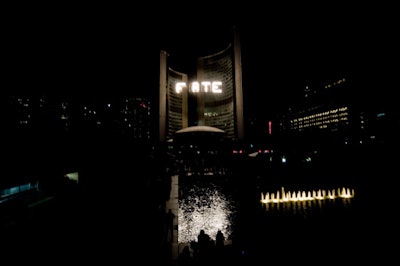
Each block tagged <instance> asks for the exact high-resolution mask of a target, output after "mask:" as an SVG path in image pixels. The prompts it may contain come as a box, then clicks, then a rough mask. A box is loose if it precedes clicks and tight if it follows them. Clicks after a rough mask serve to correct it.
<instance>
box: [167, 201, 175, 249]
mask: <svg viewBox="0 0 400 266" xmlns="http://www.w3.org/2000/svg"><path fill="white" fill-rule="evenodd" d="M174 219H175V214H174V213H173V212H172V210H171V209H169V210H168V212H167V213H166V214H165V223H166V239H167V241H170V242H173V240H174Z"/></svg>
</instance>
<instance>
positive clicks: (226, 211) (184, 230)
mask: <svg viewBox="0 0 400 266" xmlns="http://www.w3.org/2000/svg"><path fill="white" fill-rule="evenodd" d="M178 202H179V214H178V225H179V228H178V242H179V243H189V242H191V241H197V235H198V234H199V232H200V230H202V229H203V230H204V231H205V232H206V233H207V234H208V235H209V236H210V237H211V238H212V239H215V235H216V234H217V231H218V230H221V231H222V233H223V234H224V236H225V238H226V239H229V237H230V236H231V234H232V219H233V215H234V213H235V204H234V202H233V201H232V200H231V199H230V197H229V195H227V194H226V193H224V192H223V189H222V188H221V187H219V186H217V185H215V184H213V183H207V184H200V183H196V184H192V185H190V186H186V187H182V188H181V193H180V198H179V201H178Z"/></svg>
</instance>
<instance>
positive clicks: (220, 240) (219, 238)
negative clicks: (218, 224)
mask: <svg viewBox="0 0 400 266" xmlns="http://www.w3.org/2000/svg"><path fill="white" fill-rule="evenodd" d="M224 241H225V236H224V234H223V233H222V232H221V230H218V232H217V234H216V236H215V246H216V247H217V248H221V247H223V246H224Z"/></svg>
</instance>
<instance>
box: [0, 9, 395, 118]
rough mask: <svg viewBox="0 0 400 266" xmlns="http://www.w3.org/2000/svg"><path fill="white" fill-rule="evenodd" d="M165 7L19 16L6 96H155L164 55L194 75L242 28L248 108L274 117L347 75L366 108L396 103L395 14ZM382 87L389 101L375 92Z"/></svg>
mask: <svg viewBox="0 0 400 266" xmlns="http://www.w3.org/2000/svg"><path fill="white" fill-rule="evenodd" d="M158 7H159V8H155V7H154V9H152V8H150V9H139V8H136V9H135V8H133V7H130V8H127V9H125V10H124V8H123V7H121V9H119V7H117V9H115V7H113V8H110V9H109V8H108V7H107V6H102V7H99V6H95V7H80V8H73V7H68V8H67V7H56V8H54V9H53V10H51V9H50V10H49V9H46V10H45V9H43V10H42V9H40V7H35V10H36V9H40V11H38V12H37V13H35V12H30V10H29V8H27V9H25V10H24V11H23V12H22V11H20V10H17V9H14V10H13V12H11V14H12V15H10V16H9V17H7V19H5V23H4V25H3V29H4V30H3V44H5V45H4V46H3V56H2V57H3V60H2V61H3V65H4V66H5V70H4V72H3V73H4V74H5V75H4V76H5V77H6V79H5V80H6V84H7V85H6V86H5V89H4V90H3V91H9V92H10V93H15V92H17V91H21V92H29V93H41V92H46V93H53V94H61V95H62V94H67V95H74V96H76V97H92V96H95V95H105V96H107V95H113V94H124V95H127V94H128V95H133V96H142V95H143V96H153V95H157V90H158V78H159V52H160V50H161V49H164V50H167V51H168V52H169V54H170V59H169V60H170V62H171V63H173V64H174V68H175V69H176V70H178V71H182V72H188V71H190V69H192V68H193V66H194V64H195V63H196V58H197V57H198V56H203V55H208V54H211V53H214V52H218V51H220V50H221V49H223V48H225V47H226V45H227V43H228V40H229V37H230V34H231V30H232V28H233V27H234V26H235V27H236V28H237V29H238V30H239V34H240V36H241V45H242V69H243V88H244V93H245V95H244V96H245V101H247V102H250V103H254V105H262V106H263V108H264V110H266V112H269V111H271V110H277V109H280V108H283V106H285V105H286V104H287V103H290V102H291V101H294V100H295V99H297V98H298V97H299V95H301V91H302V89H303V88H304V86H305V84H307V83H308V82H312V81H316V80H324V79H328V80H330V79H336V78H340V77H342V76H346V77H348V78H349V79H350V80H354V81H355V84H357V85H356V86H354V94H357V92H358V91H363V92H364V94H365V92H366V91H368V93H367V94H366V95H364V96H362V98H365V99H360V100H366V101H370V100H371V99H374V101H380V100H381V99H380V98H384V99H385V100H388V99H390V98H391V97H390V91H391V89H389V88H390V87H392V85H393V84H392V83H391V81H392V80H394V78H395V73H396V71H395V70H394V68H393V67H392V65H393V66H395V65H396V57H398V54H397V53H398V52H397V51H396V49H395V47H397V44H398V41H397V37H396V34H395V32H396V30H397V26H396V25H397V23H396V21H395V20H397V18H396V17H394V16H393V15H392V14H391V13H392V12H393V11H392V10H393V9H390V8H389V7H377V6H372V5H371V6H367V5H364V6H354V7H350V6H348V5H338V4H336V5H332V6H290V7H275V6H269V5H262V6H255V5H253V6H252V5H250V4H242V5H240V6H237V5H234V6H232V7H231V9H229V11H227V10H225V11H224V9H223V8H220V7H217V6H209V5H206V4H204V5H203V6H201V7H199V8H198V9H195V8H193V7H192V8H188V9H187V10H185V8H183V7H182V6H181V7H180V8H181V9H176V8H175V7H172V6H169V7H161V6H158ZM164 8H165V9H164ZM44 10H45V11H44ZM382 82H383V83H382ZM377 86H378V87H379V90H380V91H381V92H382V93H383V94H384V95H386V96H379V97H378V98H377V97H376V96H377V95H376V94H375V92H370V91H372V90H373V89H375V88H376V87H377ZM384 99H382V101H383V100H384Z"/></svg>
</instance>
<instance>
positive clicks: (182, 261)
mask: <svg viewBox="0 0 400 266" xmlns="http://www.w3.org/2000/svg"><path fill="white" fill-rule="evenodd" d="M178 259H179V263H178V265H191V263H192V256H191V255H190V250H189V246H188V245H186V246H185V247H184V248H183V250H182V253H181V254H180V255H179V258H178Z"/></svg>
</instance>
